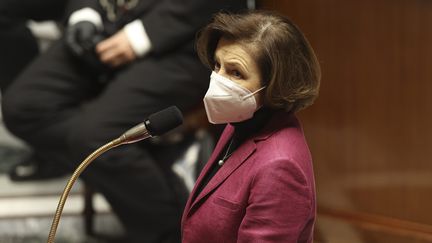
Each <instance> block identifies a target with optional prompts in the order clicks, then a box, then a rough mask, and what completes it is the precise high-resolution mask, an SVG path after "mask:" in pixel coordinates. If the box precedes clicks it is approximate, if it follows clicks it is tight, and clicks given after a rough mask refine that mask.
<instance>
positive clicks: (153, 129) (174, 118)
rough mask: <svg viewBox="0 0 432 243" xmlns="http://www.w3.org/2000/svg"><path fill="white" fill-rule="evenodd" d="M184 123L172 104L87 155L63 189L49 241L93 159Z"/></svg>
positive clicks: (51, 239)
mask: <svg viewBox="0 0 432 243" xmlns="http://www.w3.org/2000/svg"><path fill="white" fill-rule="evenodd" d="M182 123H183V115H182V113H181V112H180V110H179V109H178V108H177V107H175V106H170V107H168V108H166V109H164V110H161V111H159V112H156V113H153V114H151V115H150V116H149V117H148V118H147V119H146V120H145V121H144V122H142V123H140V124H138V125H136V126H134V127H132V128H131V129H129V130H127V131H126V132H125V133H123V134H122V135H121V136H120V137H118V138H117V139H114V140H112V141H111V142H109V143H107V144H105V145H103V146H102V147H100V148H98V149H97V150H96V151H94V152H93V153H92V154H90V155H89V156H87V158H86V159H85V160H83V161H82V162H81V164H80V165H79V166H78V167H77V168H76V169H75V171H74V172H73V174H72V176H71V178H70V179H69V181H68V182H67V184H66V186H65V188H64V190H63V193H62V195H61V197H60V200H59V203H58V205H57V210H56V212H55V215H54V218H53V222H52V224H51V229H50V232H49V235H48V240H47V243H54V238H55V234H56V232H57V227H58V224H59V222H60V217H61V214H62V211H63V207H64V205H65V203H66V199H67V197H68V195H69V192H70V190H71V189H72V186H73V184H74V183H75V181H76V180H77V178H78V177H79V176H80V175H81V173H82V172H83V171H84V170H85V169H86V168H87V166H88V165H89V164H90V163H91V162H92V161H93V160H95V159H96V158H97V157H99V156H100V155H101V154H103V153H105V152H106V151H108V150H110V149H112V148H114V147H117V146H119V145H123V144H129V143H135V142H138V141H141V140H143V139H146V138H150V137H153V136H159V135H162V134H164V133H166V132H168V131H169V130H172V129H174V128H176V127H177V126H179V125H181V124H182Z"/></svg>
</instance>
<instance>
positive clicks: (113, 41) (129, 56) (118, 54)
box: [96, 30, 137, 67]
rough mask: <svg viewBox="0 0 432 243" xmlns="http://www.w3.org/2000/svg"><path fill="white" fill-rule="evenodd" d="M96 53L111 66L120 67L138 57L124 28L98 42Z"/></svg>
mask: <svg viewBox="0 0 432 243" xmlns="http://www.w3.org/2000/svg"><path fill="white" fill-rule="evenodd" d="M96 53H97V54H98V55H99V58H100V60H101V62H103V63H105V64H107V65H109V66H110V67H119V66H122V65H124V64H127V63H130V62H132V61H134V60H135V59H136V58H137V56H136V54H135V52H134V51H133V49H132V46H131V44H130V43H129V40H128V38H127V35H126V33H125V32H124V31H123V30H121V31H119V32H117V33H116V34H115V35H113V36H111V37H110V38H108V39H106V40H104V41H101V42H100V43H99V44H97V45H96Z"/></svg>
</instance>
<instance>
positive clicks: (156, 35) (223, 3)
mask: <svg viewBox="0 0 432 243" xmlns="http://www.w3.org/2000/svg"><path fill="white" fill-rule="evenodd" d="M133 1H135V0H133ZM137 1H138V3H137V5H136V6H134V7H133V8H131V9H130V10H128V11H126V12H125V13H122V11H121V10H118V11H117V12H119V13H118V14H117V15H118V18H117V19H116V20H115V21H111V20H109V19H108V18H107V10H106V8H104V7H103V6H102V5H101V4H100V3H101V2H102V1H101V0H73V1H70V3H69V7H68V12H69V14H70V13H71V12H73V11H75V10H78V9H81V8H84V7H91V8H93V9H95V10H96V11H98V12H99V13H100V14H101V16H102V18H103V20H104V24H105V27H106V29H108V32H110V33H109V34H114V33H113V32H115V31H117V30H119V29H121V28H122V27H123V26H124V25H126V24H127V23H130V22H132V21H133V20H135V19H141V20H142V22H143V24H144V26H145V30H146V32H147V34H148V36H149V38H150V41H151V43H152V52H154V53H161V52H166V51H170V50H173V49H176V48H177V47H179V46H182V45H184V44H186V43H193V38H194V37H195V33H196V32H197V31H198V30H199V28H201V27H203V26H205V24H206V23H208V22H209V20H210V19H211V16H212V15H213V14H214V13H216V12H218V11H219V10H221V9H223V10H225V11H237V10H240V9H245V8H246V6H247V1H246V0H217V1H208V0H137ZM106 2H112V1H106ZM126 2H132V1H131V0H129V1H127V0H126Z"/></svg>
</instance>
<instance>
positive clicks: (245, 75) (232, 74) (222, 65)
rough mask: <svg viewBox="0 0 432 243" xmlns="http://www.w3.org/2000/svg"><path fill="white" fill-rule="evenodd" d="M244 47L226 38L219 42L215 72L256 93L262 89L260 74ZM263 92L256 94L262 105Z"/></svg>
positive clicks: (258, 101) (248, 51)
mask: <svg viewBox="0 0 432 243" xmlns="http://www.w3.org/2000/svg"><path fill="white" fill-rule="evenodd" d="M249 53H250V50H248V49H247V48H245V47H244V45H241V44H238V43H236V42H234V41H229V40H226V39H224V38H222V39H220V40H219V43H218V45H217V47H216V51H215V67H214V71H215V72H216V73H218V74H220V75H222V76H224V77H225V78H228V79H230V80H232V81H234V82H236V83H237V84H239V85H241V86H242V87H244V88H246V89H248V90H249V91H251V92H254V91H256V90H258V89H259V88H261V82H260V81H261V80H260V77H261V75H260V72H259V69H258V65H257V64H256V62H255V60H254V59H253V58H252V56H251V55H250V54H249ZM260 94H262V92H258V93H257V94H255V97H256V98H257V103H258V104H261V102H260V100H261V99H260V97H261V95H260Z"/></svg>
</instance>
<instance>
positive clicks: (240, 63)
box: [214, 53, 249, 72]
mask: <svg viewBox="0 0 432 243" xmlns="http://www.w3.org/2000/svg"><path fill="white" fill-rule="evenodd" d="M214 61H215V62H218V63H219V64H220V60H219V58H218V56H217V55H216V53H215V55H214ZM224 64H225V65H226V66H229V67H237V68H240V69H242V70H243V71H245V72H249V69H248V68H247V65H246V64H245V63H244V62H243V61H241V60H234V61H230V60H227V61H225V63H224Z"/></svg>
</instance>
